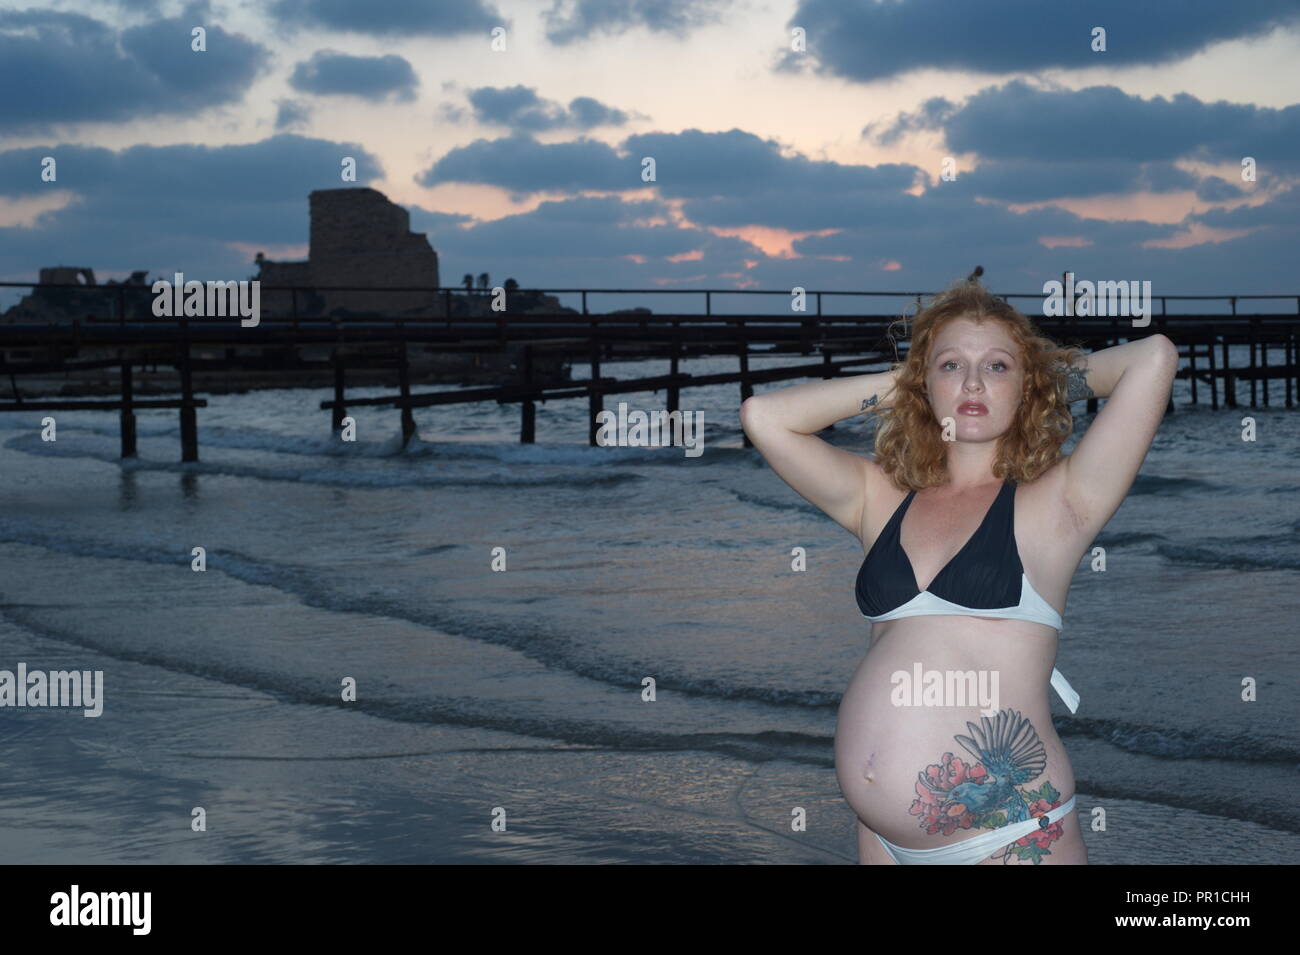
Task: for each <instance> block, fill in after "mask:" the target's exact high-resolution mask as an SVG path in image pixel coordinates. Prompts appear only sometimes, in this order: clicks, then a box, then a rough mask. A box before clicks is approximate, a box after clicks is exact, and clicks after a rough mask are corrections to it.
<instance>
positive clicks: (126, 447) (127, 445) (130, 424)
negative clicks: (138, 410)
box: [122, 357, 136, 458]
mask: <svg viewBox="0 0 1300 955" xmlns="http://www.w3.org/2000/svg"><path fill="white" fill-rule="evenodd" d="M132 392H133V389H132V387H131V359H130V358H129V357H128V358H125V359H124V360H123V361H122V457H124V458H133V457H135V456H136V448H135V410H134V409H133V408H132V407H131V401H132V398H133V394H132Z"/></svg>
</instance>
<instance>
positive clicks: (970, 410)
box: [957, 401, 989, 415]
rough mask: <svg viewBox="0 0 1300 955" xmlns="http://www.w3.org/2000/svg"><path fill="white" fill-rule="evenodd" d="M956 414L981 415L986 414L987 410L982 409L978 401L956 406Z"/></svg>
mask: <svg viewBox="0 0 1300 955" xmlns="http://www.w3.org/2000/svg"><path fill="white" fill-rule="evenodd" d="M957 413H958V414H968V415H981V414H988V413H989V409H988V408H986V407H984V406H983V405H982V404H980V403H979V402H978V401H966V402H963V403H962V404H959V405H958V406H957Z"/></svg>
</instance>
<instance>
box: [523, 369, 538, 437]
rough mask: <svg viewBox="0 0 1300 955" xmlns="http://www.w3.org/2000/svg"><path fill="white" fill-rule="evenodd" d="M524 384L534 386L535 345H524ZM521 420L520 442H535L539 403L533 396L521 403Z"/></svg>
mask: <svg viewBox="0 0 1300 955" xmlns="http://www.w3.org/2000/svg"><path fill="white" fill-rule="evenodd" d="M524 384H525V385H526V386H527V387H529V388H531V387H532V386H533V346H532V345H525V346H524ZM520 407H521V410H522V413H521V416H520V422H519V443H520V444H535V443H536V440H537V405H536V404H535V403H534V402H533V399H532V398H525V399H524V400H523V401H522V402H521V403H520Z"/></svg>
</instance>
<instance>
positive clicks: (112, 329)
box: [0, 282, 1300, 461]
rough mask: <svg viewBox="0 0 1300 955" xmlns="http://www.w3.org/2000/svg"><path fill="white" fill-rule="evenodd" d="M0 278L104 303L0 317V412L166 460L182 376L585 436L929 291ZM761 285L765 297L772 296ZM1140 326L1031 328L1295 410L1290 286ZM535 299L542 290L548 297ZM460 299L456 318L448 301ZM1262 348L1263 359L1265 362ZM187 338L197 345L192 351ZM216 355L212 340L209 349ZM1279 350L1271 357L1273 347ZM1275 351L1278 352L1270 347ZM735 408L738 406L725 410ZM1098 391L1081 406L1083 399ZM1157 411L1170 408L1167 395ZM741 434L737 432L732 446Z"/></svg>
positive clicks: (191, 403) (865, 361) (844, 339)
mask: <svg viewBox="0 0 1300 955" xmlns="http://www.w3.org/2000/svg"><path fill="white" fill-rule="evenodd" d="M0 287H19V288H34V289H35V288H39V289H40V290H42V297H43V298H44V297H45V295H44V293H45V291H46V290H54V289H59V290H75V292H76V293H77V295H76V297H75V299H74V300H75V301H76V302H77V303H78V304H83V305H84V304H85V303H84V302H82V299H81V297H82V296H84V295H85V294H86V293H91V294H92V296H94V295H98V296H101V297H102V298H103V299H104V300H105V301H106V302H108V303H109V304H108V307H101V308H90V309H89V310H87V311H86V313H85V314H84V315H81V316H78V317H75V318H73V319H72V320H71V321H58V322H56V321H48V320H47V321H28V322H19V323H4V322H0V382H2V381H3V378H4V377H5V376H7V377H9V380H10V382H11V384H12V386H13V390H14V394H13V400H11V401H3V402H0V411H57V410H87V409H100V410H117V411H119V412H120V413H121V416H122V454H123V456H124V457H126V456H132V455H134V454H135V453H136V447H135V425H134V415H133V409H135V408H158V407H167V408H173V407H174V408H178V409H179V410H180V415H181V449H182V460H185V461H191V460H197V458H198V446H197V425H196V409H197V408H199V407H204V406H205V405H206V401H205V400H203V399H199V398H196V397H195V394H194V393H195V390H196V389H195V387H194V383H193V375H194V373H195V372H213V371H250V370H267V371H275V370H286V369H293V370H303V369H310V368H316V367H318V368H320V369H321V370H323V371H327V372H328V373H331V374H332V378H333V382H334V398H333V400H327V401H322V402H321V408H322V409H323V410H329V411H330V412H331V421H332V424H333V427H334V428H336V429H338V428H340V427H341V426H342V421H343V418H344V416H345V414H346V408H348V407H356V406H362V405H392V406H393V407H395V408H397V409H399V411H400V414H401V427H402V435H403V442H404V443H405V442H406V441H407V440H409V438H410V437H411V435H413V434H414V433H415V421H414V416H413V409H415V408H433V407H441V406H444V405H451V404H461V403H467V402H475V401H497V402H499V403H518V404H519V405H520V416H521V417H520V440H521V441H523V442H531V441H533V440H535V436H536V435H535V407H536V402H538V401H547V400H563V399H581V398H583V397H585V398H587V400H588V404H589V409H588V410H589V412H590V417H589V428H588V440H589V442H590V443H592V444H595V442H596V432H597V424H596V416H597V414H598V413H599V412H600V411H601V410H602V409H603V406H604V397H605V396H606V395H614V394H627V393H632V392H651V391H654V392H657V391H659V390H661V389H662V390H664V391H665V392H666V404H667V410H668V411H670V412H671V411H675V410H678V408H679V404H680V393H681V391H682V389H684V388H691V387H702V386H706V385H718V384H739V386H740V389H739V399H740V401H743V400H744V399H745V398H747V397H749V395H750V394H752V393H753V385H755V384H759V383H768V382H773V381H783V380H792V379H798V378H832V377H835V376H837V375H839V374H841V373H843V372H845V371H847V370H849V369H852V368H858V369H860V371H864V370H867V368H866V367H864V366H871V365H880V366H881V367H885V366H887V365H888V363H890V362H892V361H894V360H895V358H896V357H901V355H902V354H904V353H905V351H906V342H905V341H898V342H897V347H896V341H895V339H894V338H893V337H891V335H890V331H891V330H890V325H891V324H892V323H893V322H895V321H896V320H898V319H899V318H901V317H906V316H907V315H908V314H909V313H910V312H911V311H912V310H913V309H914V308H915V307H916V306H919V305H920V304H921V303H922V301H923V299H924V298H925V297H927V296H929V295H930V294H931V293H928V292H867V291H838V290H836V291H828V290H808V291H807V292H806V293H805V295H804V299H803V301H804V304H805V306H806V310H804V311H793V310H791V307H790V303H791V299H792V295H791V292H790V291H787V290H775V289H580V288H574V289H565V288H561V289H517V290H516V289H511V290H510V291H509V292H508V293H507V294H506V295H505V296H504V303H505V306H506V308H505V310H504V311H500V312H494V311H492V310H491V308H490V303H491V301H492V300H493V299H494V297H495V296H494V295H493V292H492V291H491V290H487V289H477V290H472V291H469V292H467V291H466V290H465V289H464V288H463V287H461V288H437V289H427V288H418V287H386V288H383V289H373V288H365V287H355V286H329V287H325V286H313V287H306V286H263V287H262V291H263V292H278V293H284V292H289V293H290V303H291V308H290V310H289V311H288V313H281V314H274V313H270V314H268V313H263V314H262V315H260V316H259V318H258V321H257V324H255V325H252V326H247V327H245V326H242V325H241V324H240V320H239V317H238V316H235V315H230V316H181V317H179V318H174V319H172V318H154V317H152V315H150V316H149V317H147V318H146V317H142V316H140V315H139V312H140V310H141V305H140V303H141V302H142V301H143V300H144V299H145V298H146V297H147V298H148V300H149V301H150V302H151V301H152V299H153V293H152V292H151V290H150V287H149V286H147V285H106V286H100V285H91V286H88V285H72V284H69V285H35V284H33V283H15V282H2V283H0ZM331 291H339V292H354V293H356V292H366V293H377V294H382V293H384V292H426V293H427V292H436V293H439V295H440V297H441V302H442V305H443V308H442V309H441V314H438V315H433V314H429V315H421V314H418V313H417V314H403V315H373V314H372V315H355V316H354V315H347V316H338V315H335V316H318V315H311V314H304V312H303V311H300V310H299V309H298V308H297V307H296V306H295V305H294V304H293V303H295V302H297V301H299V296H300V295H301V300H302V301H307V300H309V298H310V296H311V295H312V294H315V293H319V292H331ZM562 295H569V296H576V299H575V301H577V302H578V303H579V304H580V305H581V310H580V311H579V310H577V309H574V310H571V311H566V312H555V311H551V312H546V313H531V314H524V313H520V312H519V311H515V312H512V311H511V310H510V308H511V304H512V303H513V304H514V305H515V306H516V308H518V307H520V306H521V305H522V306H527V305H529V304H530V303H531V304H532V305H534V306H535V305H537V303H539V302H543V301H546V300H545V299H543V298H541V296H547V297H551V299H552V300H553V299H558V298H559V297H560V296H562ZM624 295H636V296H640V297H641V300H643V301H644V300H646V299H655V298H657V297H659V296H668V297H669V298H670V300H676V299H678V297H679V296H682V295H686V296H699V297H701V299H702V301H701V303H700V304H702V305H703V308H704V311H703V313H698V312H676V311H673V312H670V313H651V312H640V311H637V312H634V311H619V312H613V313H609V312H603V313H593V312H590V311H589V304H590V301H591V299H592V298H594V297H597V296H624ZM772 296H777V297H778V298H772ZM1000 297H1001V298H1003V299H1005V300H1008V301H1011V302H1012V304H1016V302H1015V300H1020V299H1033V300H1035V304H1034V306H1033V307H1029V306H1025V307H1022V308H1021V310H1022V311H1024V312H1025V314H1027V315H1029V316H1030V317H1034V316H1035V315H1036V314H1037V313H1039V312H1041V311H1042V308H1041V302H1042V299H1043V296H1042V294H1041V293H1039V294H1030V293H1024V294H1002V295H1000ZM723 298H726V299H730V298H738V299H740V300H742V301H746V302H749V303H753V304H758V303H762V304H771V305H774V306H775V307H774V308H773V309H772V310H771V311H753V310H751V311H744V312H732V311H721V312H720V311H716V310H715V306H716V305H717V303H718V301H719V300H722V299H723ZM840 299H857V300H879V299H892V300H894V301H895V302H896V303H904V308H902V309H900V310H898V311H895V312H889V313H887V314H865V313H850V314H842V313H838V312H831V311H828V310H827V307H828V305H829V303H832V302H837V301H838V300H840ZM1151 300H1152V303H1153V304H1154V302H1156V301H1158V302H1159V303H1160V307H1159V311H1158V312H1156V310H1155V309H1154V307H1153V309H1152V311H1153V314H1152V315H1151V316H1150V319H1149V324H1146V325H1145V326H1142V327H1135V326H1134V325H1133V321H1132V319H1131V318H1130V317H1123V316H1108V317H1100V318H1096V317H1071V318H1046V317H1038V318H1037V319H1036V322H1037V324H1038V325H1039V327H1040V328H1041V329H1042V331H1043V332H1044V333H1045V334H1047V335H1049V336H1051V337H1052V338H1054V339H1056V340H1058V341H1068V342H1070V343H1072V344H1079V345H1082V346H1084V347H1085V348H1090V349H1095V348H1100V347H1106V346H1108V345H1113V344H1119V343H1120V342H1121V341H1127V340H1132V339H1135V338H1141V337H1145V336H1146V335H1149V334H1153V333H1156V332H1160V333H1163V334H1165V335H1167V336H1168V337H1169V338H1170V339H1172V340H1173V341H1174V342H1175V343H1176V344H1177V345H1178V346H1179V351H1180V354H1181V356H1182V357H1183V358H1184V359H1185V360H1186V366H1185V367H1182V368H1180V370H1179V377H1184V378H1188V379H1189V380H1190V385H1191V401H1192V403H1193V404H1196V403H1198V401H1199V396H1198V385H1206V386H1208V387H1209V389H1210V398H1211V405H1212V407H1213V408H1218V407H1219V389H1220V386H1222V388H1223V392H1224V402H1225V404H1226V405H1227V406H1228V407H1237V387H1236V383H1237V381H1238V380H1242V381H1245V382H1247V383H1248V384H1249V389H1250V406H1251V407H1252V408H1254V407H1258V404H1257V401H1258V400H1259V399H1261V398H1262V405H1263V407H1269V405H1270V392H1271V389H1270V383H1271V382H1273V381H1279V382H1280V383H1281V384H1282V390H1283V392H1284V400H1285V406H1286V407H1287V408H1293V407H1294V406H1295V394H1296V390H1297V388H1300V377H1298V376H1297V366H1300V345H1298V342H1297V332H1298V331H1300V295H1296V294H1285V295H1263V294H1249V295H1155V296H1152V299H1151ZM1209 302H1213V303H1218V304H1217V307H1218V309H1219V311H1211V312H1205V311H1199V310H1198V311H1193V312H1180V311H1176V312H1172V313H1171V312H1169V311H1168V308H1169V306H1170V304H1175V306H1176V307H1177V306H1178V304H1181V303H1198V304H1197V305H1196V306H1194V307H1195V308H1197V309H1200V308H1204V307H1205V305H1204V303H1209ZM1264 302H1270V303H1274V304H1275V305H1280V306H1281V307H1282V309H1283V310H1281V311H1265V312H1259V311H1255V312H1251V313H1246V312H1244V311H1243V309H1246V308H1250V307H1252V306H1255V305H1258V304H1262V303H1264ZM548 304H549V303H548ZM457 312H459V314H457ZM1235 345H1245V346H1249V355H1248V362H1247V363H1246V365H1245V366H1244V367H1237V368H1233V367H1232V366H1231V364H1230V361H1229V347H1230V346H1235ZM312 346H315V350H316V351H320V350H321V349H322V347H324V349H325V350H326V351H328V359H326V360H324V361H317V362H312V361H309V360H305V359H304V358H303V354H302V350H303V349H309V348H311V347H312ZM412 349H420V350H422V351H424V352H435V353H436V352H476V351H477V352H483V351H489V352H491V351H501V350H503V349H513V350H515V351H517V352H518V355H519V361H518V362H517V363H516V364H517V365H518V369H517V374H516V375H514V376H513V377H512V380H509V381H503V382H501V383H500V384H498V385H496V386H493V387H484V388H463V389H461V390H457V391H439V392H434V393H427V394H413V393H412V391H411V380H410V379H411V374H410V367H409V354H408V352H410V351H411V350H412ZM1270 349H1271V350H1272V353H1273V356H1272V357H1273V361H1271V362H1270ZM195 350H198V351H199V354H197V355H196V354H195ZM214 350H219V351H221V352H222V354H220V355H214V354H212V353H213V352H214ZM1279 350H1280V356H1279V354H1278V353H1279ZM541 351H545V352H547V353H550V354H559V355H561V356H563V358H564V359H565V360H568V361H571V362H579V363H584V364H589V365H590V369H591V372H590V375H589V377H587V378H585V379H581V380H570V381H563V382H550V381H545V380H541V379H540V378H539V376H537V375H536V374H535V373H534V364H535V358H536V356H537V355H538V354H539V352H541ZM717 355H731V356H734V357H735V358H736V362H737V367H736V370H735V371H734V372H723V373H715V374H710V375H692V374H690V373H686V372H683V371H682V370H681V367H680V365H681V362H683V361H685V360H688V359H691V358H699V357H703V356H717ZM810 355H816V356H818V358H819V359H820V360H818V361H814V362H800V363H795V364H788V365H782V366H777V367H764V368H751V367H750V359H751V358H756V357H769V358H771V357H790V358H794V357H795V356H803V357H806V356H810ZM1278 357H1280V359H1281V360H1280V362H1279V361H1278V360H1277V359H1278ZM637 359H666V360H667V361H668V364H669V370H668V373H667V374H660V375H653V376H646V377H639V378H630V379H621V380H620V379H617V378H613V377H610V376H606V375H602V374H601V364H602V362H608V361H612V360H619V361H625V360H637ZM151 364H152V365H158V364H162V365H171V366H173V367H174V368H175V369H176V371H177V377H178V382H177V388H176V390H178V391H179V392H180V393H181V397H180V399H179V400H140V399H136V398H134V397H133V393H134V388H133V375H132V368H133V367H138V366H144V365H151ZM114 366H116V367H118V368H119V370H120V389H121V397H120V398H119V399H117V400H112V401H85V400H75V401H74V400H68V399H65V398H57V399H54V400H44V399H31V398H24V397H23V396H22V395H21V394H19V390H18V387H17V377H18V376H20V375H34V374H49V373H54V374H58V373H68V372H76V371H82V370H88V369H93V368H106V367H114ZM358 368H384V369H390V370H391V371H392V372H393V373H394V376H395V377H396V382H395V383H396V386H397V391H396V393H394V394H392V395H387V396H383V397H378V398H367V399H356V398H354V399H351V400H349V399H347V397H346V394H345V385H346V373H347V371H348V370H349V369H358ZM737 407H739V404H738V405H737ZM1096 407H1097V401H1096V399H1092V400H1090V401H1089V402H1088V410H1089V411H1095V410H1096ZM1169 410H1170V411H1172V410H1173V408H1172V402H1171V407H1170V409H1169ZM746 443H747V442H746Z"/></svg>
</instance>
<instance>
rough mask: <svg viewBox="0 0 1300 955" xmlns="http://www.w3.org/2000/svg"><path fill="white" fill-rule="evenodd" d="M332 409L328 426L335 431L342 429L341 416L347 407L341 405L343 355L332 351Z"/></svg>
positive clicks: (343, 415) (344, 414)
mask: <svg viewBox="0 0 1300 955" xmlns="http://www.w3.org/2000/svg"><path fill="white" fill-rule="evenodd" d="M333 357H334V410H333V411H332V412H330V428H332V429H333V430H335V431H341V430H342V429H343V418H344V417H345V416H346V415H347V409H345V408H344V407H343V356H342V355H340V354H339V353H338V351H337V350H336V351H335V352H334V356H333Z"/></svg>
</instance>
